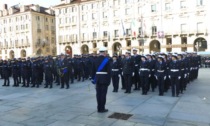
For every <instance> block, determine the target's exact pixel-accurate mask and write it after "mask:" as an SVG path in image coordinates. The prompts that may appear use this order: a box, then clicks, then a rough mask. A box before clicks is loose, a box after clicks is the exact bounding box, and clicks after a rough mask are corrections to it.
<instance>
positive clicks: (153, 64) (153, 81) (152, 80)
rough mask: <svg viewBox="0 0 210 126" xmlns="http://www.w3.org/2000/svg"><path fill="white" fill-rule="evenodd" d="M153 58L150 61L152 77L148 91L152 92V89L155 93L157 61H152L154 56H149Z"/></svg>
mask: <svg viewBox="0 0 210 126" xmlns="http://www.w3.org/2000/svg"><path fill="white" fill-rule="evenodd" d="M149 56H150V57H151V59H148V62H149V68H150V77H149V82H148V91H149V90H150V88H152V92H154V91H155V87H156V80H155V76H154V74H155V63H156V60H153V59H152V56H151V55H149Z"/></svg>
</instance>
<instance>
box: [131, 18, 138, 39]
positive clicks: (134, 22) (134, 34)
mask: <svg viewBox="0 0 210 126" xmlns="http://www.w3.org/2000/svg"><path fill="white" fill-rule="evenodd" d="M131 31H132V35H133V36H134V37H136V32H137V30H136V21H135V20H134V19H133V20H132V22H131Z"/></svg>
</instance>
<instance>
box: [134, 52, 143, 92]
mask: <svg viewBox="0 0 210 126" xmlns="http://www.w3.org/2000/svg"><path fill="white" fill-rule="evenodd" d="M132 58H133V60H134V76H133V77H132V82H133V83H134V85H135V88H134V90H140V87H141V82H140V78H139V64H140V62H141V56H140V55H133V56H132Z"/></svg>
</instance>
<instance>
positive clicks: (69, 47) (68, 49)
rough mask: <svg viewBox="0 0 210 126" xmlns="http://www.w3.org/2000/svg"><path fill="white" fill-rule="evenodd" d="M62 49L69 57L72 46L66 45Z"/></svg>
mask: <svg viewBox="0 0 210 126" xmlns="http://www.w3.org/2000/svg"><path fill="white" fill-rule="evenodd" d="M64 51H65V53H66V54H68V55H69V56H70V57H72V48H71V46H66V47H65V50H64Z"/></svg>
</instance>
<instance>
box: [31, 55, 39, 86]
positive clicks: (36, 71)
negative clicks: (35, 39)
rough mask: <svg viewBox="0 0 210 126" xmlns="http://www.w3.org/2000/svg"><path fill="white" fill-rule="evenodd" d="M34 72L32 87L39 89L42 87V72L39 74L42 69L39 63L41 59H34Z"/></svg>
mask: <svg viewBox="0 0 210 126" xmlns="http://www.w3.org/2000/svg"><path fill="white" fill-rule="evenodd" d="M31 67H32V71H33V75H32V80H33V81H32V87H35V86H36V87H37V88H39V85H40V83H41V82H40V79H39V76H40V74H39V73H40V72H39V70H40V67H41V65H40V62H39V59H38V57H35V58H34V59H33V63H32V66H31Z"/></svg>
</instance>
